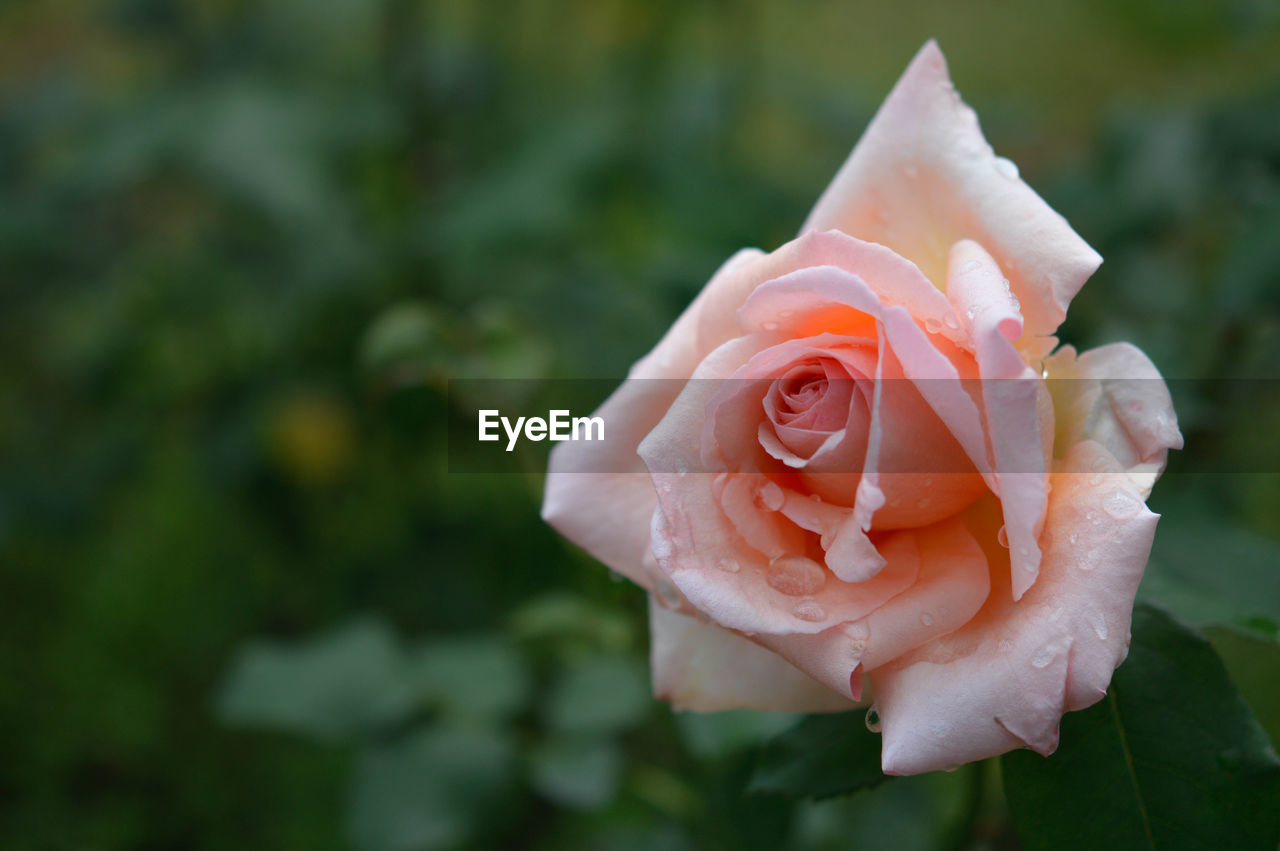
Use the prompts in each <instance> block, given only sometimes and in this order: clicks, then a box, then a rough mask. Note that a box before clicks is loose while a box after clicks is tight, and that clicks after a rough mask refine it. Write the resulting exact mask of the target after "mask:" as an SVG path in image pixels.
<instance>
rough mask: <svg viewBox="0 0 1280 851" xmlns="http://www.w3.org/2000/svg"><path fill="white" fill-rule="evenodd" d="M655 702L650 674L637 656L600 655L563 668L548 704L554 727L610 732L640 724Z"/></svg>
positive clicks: (578, 731)
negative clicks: (635, 658) (650, 685)
mask: <svg viewBox="0 0 1280 851" xmlns="http://www.w3.org/2000/svg"><path fill="white" fill-rule="evenodd" d="M652 705H653V698H652V696H651V695H650V693H649V676H648V673H647V672H646V671H645V670H644V668H643V667H642V666H640V665H639V664H638V663H637V662H636V661H635V660H634V659H629V658H624V657H612V656H598V657H595V658H592V659H587V660H585V661H584V662H582V663H579V664H578V665H576V666H575V667H572V668H569V669H568V670H566V671H564V672H563V673H562V674H561V675H560V678H559V679H558V680H556V682H555V683H554V684H553V685H552V688H551V693H550V694H549V695H548V697H547V704H546V707H545V711H546V718H547V723H548V724H549V725H550V726H551V727H552V729H555V730H560V731H563V732H570V733H575V734H581V735H587V734H593V733H594V734H607V733H614V732H619V731H621V730H625V729H627V728H628V727H633V726H635V725H636V724H637V723H639V722H640V721H641V720H642V719H643V718H644V716H645V714H646V713H647V712H648V711H649V709H650V707H651V706H652Z"/></svg>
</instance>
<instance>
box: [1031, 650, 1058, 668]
mask: <svg viewBox="0 0 1280 851" xmlns="http://www.w3.org/2000/svg"><path fill="white" fill-rule="evenodd" d="M1054 655H1055V654H1054V652H1053V648H1052V647H1041V648H1040V649H1039V650H1037V651H1036V652H1035V655H1034V656H1032V657H1031V667H1033V668H1047V667H1049V663H1050V662H1052V661H1053V657H1054Z"/></svg>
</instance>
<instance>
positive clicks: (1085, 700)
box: [543, 42, 1182, 774]
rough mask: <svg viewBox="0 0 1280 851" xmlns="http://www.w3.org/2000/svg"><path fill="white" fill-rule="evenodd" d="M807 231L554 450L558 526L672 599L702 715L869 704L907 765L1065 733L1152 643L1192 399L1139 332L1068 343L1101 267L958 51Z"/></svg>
mask: <svg viewBox="0 0 1280 851" xmlns="http://www.w3.org/2000/svg"><path fill="white" fill-rule="evenodd" d="M801 233H802V236H800V238H798V239H796V240H795V241H793V242H790V243H788V244H786V245H784V246H782V247H781V248H779V249H778V250H776V251H774V252H773V253H771V254H764V253H762V252H760V251H757V250H753V249H748V250H744V251H741V252H739V253H738V254H736V255H734V256H733V257H732V258H730V259H729V261H728V262H726V263H725V264H724V266H723V267H722V268H721V269H720V270H719V271H718V272H716V274H715V275H714V276H713V277H712V279H711V281H710V283H708V284H707V286H706V287H705V289H703V291H702V292H701V293H700V294H699V295H698V296H697V298H696V299H695V300H694V301H693V303H692V304H691V305H690V306H689V308H688V309H687V310H686V311H685V312H684V314H683V315H681V316H680V318H679V319H678V320H677V321H676V323H675V325H674V326H673V327H672V328H671V330H670V331H668V332H667V334H666V336H665V337H663V339H662V340H661V341H660V342H659V343H658V345H657V347H656V348H655V349H654V350H653V351H652V352H650V353H649V355H647V356H646V357H644V358H643V359H641V360H640V361H639V362H638V363H637V364H636V365H635V366H634V367H633V368H632V370H631V372H630V374H629V376H628V378H627V380H626V381H625V382H624V383H623V384H622V385H621V386H620V387H619V388H618V389H617V391H616V392H614V394H613V395H612V396H611V397H610V398H609V399H608V400H607V401H606V402H605V403H604V404H603V406H601V408H600V409H599V410H598V411H597V412H596V415H597V416H601V417H603V418H604V420H605V422H606V424H607V428H608V429H609V430H610V433H609V440H608V441H606V442H604V443H590V442H566V443H562V444H560V445H559V446H557V447H556V449H555V450H554V452H553V453H552V455H551V460H550V471H549V473H548V477H547V485H546V496H545V504H544V507H543V516H544V517H545V519H546V520H547V521H548V522H549V523H551V524H552V525H553V526H555V527H556V528H557V529H558V530H560V531H561V532H562V533H563V534H564V535H566V536H567V537H568V538H570V539H571V540H573V541H574V542H576V543H578V544H579V545H581V546H582V547H583V548H585V549H586V550H587V552H589V553H590V554H592V555H593V556H595V557H596V558H598V559H600V560H601V561H603V562H604V563H605V564H607V565H608V566H609V567H611V568H612V569H614V570H615V571H617V572H619V573H621V574H623V575H625V576H627V577H629V578H630V579H632V580H634V581H635V582H636V583H638V584H639V585H641V586H642V587H644V588H645V589H646V590H648V591H649V592H650V624H651V631H652V654H651V658H652V668H653V682H654V690H655V693H656V694H657V695H658V696H659V697H661V698H665V699H667V700H669V701H671V702H672V703H673V704H675V705H676V706H677V707H679V708H683V709H690V710H696V711H717V710H723V709H733V708H757V709H767V710H781V711H791V712H818V711H835V710H841V709H847V708H851V707H853V706H855V705H857V704H858V703H862V704H867V703H869V702H874V707H875V709H876V711H877V714H878V716H879V719H880V722H879V724H880V729H881V731H882V733H883V743H882V764H883V768H884V771H885V772H887V773H890V774H914V773H918V772H923V771H932V770H936V769H943V768H950V767H953V766H956V765H959V764H961V763H965V762H969V761H972V760H977V759H982V758H984V757H988V756H993V755H996V754H1000V753H1003V752H1005V751H1008V750H1010V749H1013V748H1018V747H1029V748H1031V749H1033V750H1035V751H1037V752H1039V753H1041V754H1046V755H1047V754H1049V753H1052V752H1053V750H1054V749H1055V748H1056V747H1057V743H1058V724H1059V721H1060V720H1061V718H1062V715H1063V713H1064V712H1067V711H1069V710H1074V709H1081V708H1083V707H1086V706H1089V705H1090V704H1092V703H1094V702H1096V701H1097V700H1098V699H1099V698H1101V697H1102V696H1103V695H1104V694H1105V693H1106V689H1107V686H1108V684H1109V683H1110V680H1111V674H1112V672H1113V671H1114V670H1115V668H1116V667H1117V666H1118V665H1119V664H1120V662H1121V661H1123V659H1124V657H1125V654H1126V652H1127V650H1128V643H1129V624H1130V617H1131V614H1132V608H1133V600H1134V594H1135V593H1136V590H1137V587H1138V582H1139V580H1140V579H1141V577H1142V572H1143V569H1144V567H1145V565H1146V562H1147V557H1148V555H1149V553H1150V549H1151V543H1152V538H1153V536H1154V534H1155V527H1156V520H1157V516H1156V515H1155V514H1153V513H1151V512H1150V511H1149V510H1148V509H1147V507H1146V504H1145V499H1146V497H1147V495H1148V493H1149V492H1150V490H1151V486H1152V484H1153V483H1154V482H1155V479H1156V477H1157V476H1158V475H1159V474H1160V471H1161V470H1162V469H1163V467H1164V463H1165V456H1166V454H1167V450H1168V449H1170V448H1178V447H1180V446H1181V445H1182V438H1181V435H1180V434H1179V431H1178V427H1177V422H1176V418H1175V416H1174V412H1173V408H1172V405H1171V402H1170V398H1169V394H1168V390H1167V388H1166V387H1165V385H1164V382H1163V381H1162V380H1161V379H1160V376H1159V373H1158V372H1157V371H1156V369H1155V367H1154V366H1153V365H1152V364H1151V362H1150V360H1148V359H1147V357H1146V356H1145V355H1143V354H1142V352H1140V351H1139V350H1138V349H1136V348H1135V347H1133V346H1131V345H1129V344H1126V343H1119V344H1113V345H1107V346H1103V347H1101V348H1098V349H1094V350H1092V351H1089V352H1085V353H1083V354H1080V355H1077V353H1076V352H1075V351H1074V350H1073V349H1072V348H1070V347H1068V346H1064V347H1062V348H1057V345H1058V341H1057V339H1056V338H1055V337H1054V336H1052V335H1053V333H1054V331H1055V330H1056V329H1057V327H1058V325H1059V324H1060V323H1061V322H1062V320H1063V318H1064V317H1065V315H1066V310H1067V305H1068V304H1069V303H1070V301H1071V298H1072V296H1074V295H1075V294H1076V292H1077V291H1079V289H1080V287H1081V286H1082V285H1083V284H1084V282H1085V280H1086V279H1087V278H1088V277H1089V276H1090V275H1091V274H1092V273H1093V271H1094V270H1095V269H1096V268H1097V267H1098V264H1099V263H1100V262H1101V258H1100V257H1099V256H1098V254H1097V253H1096V252H1095V251H1094V250H1093V249H1092V248H1090V247H1089V246H1088V245H1087V244H1086V243H1085V242H1084V241H1083V240H1082V239H1081V238H1080V237H1079V236H1078V235H1077V234H1076V233H1075V232H1074V231H1073V230H1072V229H1071V228H1070V226H1069V225H1068V224H1067V222H1066V221H1065V220H1064V219H1063V218H1062V217H1061V216H1059V215H1058V214H1057V213H1055V212H1054V211H1053V210H1052V209H1050V208H1049V206H1048V205H1046V204H1045V203H1044V201H1043V200H1042V199H1041V198H1040V197H1039V196H1038V195H1036V194H1035V192H1033V191H1032V190H1031V189H1030V188H1029V187H1028V186H1027V185H1026V184H1025V183H1023V182H1022V180H1021V179H1019V177H1018V172H1017V169H1016V168H1015V167H1014V165H1013V164H1012V163H1010V162H1009V161H1008V160H1005V159H1002V158H999V157H997V156H996V155H995V153H994V152H993V151H992V149H991V146H990V145H989V144H987V142H986V140H985V139H984V137H983V135H982V132H981V130H980V129H979V127H978V120H977V116H976V115H975V113H974V112H973V110H972V109H970V108H969V107H968V106H966V105H965V104H964V103H963V102H962V101H961V100H960V98H959V96H958V95H957V93H956V91H955V88H954V87H953V85H952V83H951V80H950V78H949V77H948V74H947V68H946V63H945V61H944V59H943V57H942V53H941V52H940V51H939V49H938V47H937V45H936V44H934V43H933V42H930V43H928V44H926V45H925V46H924V48H923V49H922V50H921V51H920V53H919V54H918V55H917V56H916V58H915V59H914V60H913V62H912V63H911V65H910V67H909V68H908V69H907V71H906V73H905V74H904V75H903V77H902V79H901V80H900V81H899V82H898V84H897V86H896V87H895V88H894V90H893V92H892V93H891V94H890V95H889V98H888V100H887V101H886V102H885V103H884V105H883V106H882V107H881V109H880V111H879V112H878V113H877V115H876V117H875V118H874V120H873V121H872V122H871V125H870V126H869V127H868V128H867V131H866V133H865V134H864V136H863V138H862V140H861V141H860V142H859V143H858V145H857V147H856V148H855V149H854V151H853V153H852V155H851V156H850V157H849V160H848V161H847V162H846V163H845V164H844V166H843V167H842V168H841V169H840V171H839V173H838V174H837V175H836V177H835V180H834V181H833V182H832V184H831V186H830V187H829V188H828V189H827V191H826V192H825V193H824V194H823V196H822V197H821V199H820V200H819V201H818V204H817V206H816V207H815V208H814V210H813V212H812V213H811V215H810V216H809V219H808V221H807V222H806V223H805V225H804V227H803V229H802V231H801ZM1055 349H1057V351H1056V352H1054V350H1055ZM1051 352H1054V353H1053V354H1050V353H1051ZM1057 379H1064V380H1057Z"/></svg>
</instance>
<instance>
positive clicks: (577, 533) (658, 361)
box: [542, 249, 763, 589]
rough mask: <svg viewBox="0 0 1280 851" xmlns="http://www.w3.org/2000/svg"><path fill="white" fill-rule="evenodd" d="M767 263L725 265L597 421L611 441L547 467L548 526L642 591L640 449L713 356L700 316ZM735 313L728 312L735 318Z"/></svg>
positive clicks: (645, 494) (745, 256)
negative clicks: (703, 340) (746, 273)
mask: <svg viewBox="0 0 1280 851" xmlns="http://www.w3.org/2000/svg"><path fill="white" fill-rule="evenodd" d="M761 256H763V255H762V253H761V252H760V251H757V250H755V249H749V250H744V251H739V252H738V253H737V254H735V255H734V256H733V257H731V258H730V259H729V260H728V261H726V262H725V264H724V265H723V266H721V267H720V269H719V270H718V271H717V272H716V273H715V275H713V276H712V278H711V281H710V282H709V283H708V284H707V286H706V287H705V288H704V289H703V291H702V292H701V293H699V294H698V297H697V298H695V299H694V301H693V303H692V304H691V305H689V307H688V309H686V310H685V312H684V313H683V314H682V315H681V316H680V318H679V319H678V320H676V323H675V324H674V325H673V326H672V327H671V329H670V330H669V331H668V332H667V333H666V335H665V336H664V337H663V338H662V340H661V341H660V342H659V343H658V345H657V346H655V347H654V349H653V351H652V352H650V353H649V354H648V355H646V356H645V357H644V358H642V359H641V360H640V361H639V362H638V363H636V364H635V366H633V367H632V368H631V373H630V376H629V378H628V379H627V380H626V381H624V382H623V383H622V385H621V386H619V387H618V389H617V390H615V391H614V392H613V394H612V395H611V396H610V397H609V398H608V399H607V400H605V402H604V404H602V405H601V406H600V407H599V408H598V409H597V410H596V411H595V413H594V414H593V415H592V416H598V417H602V418H603V419H604V420H605V422H607V423H608V424H609V430H608V433H607V435H606V438H607V439H606V440H604V441H566V442H563V443H558V444H556V446H555V448H554V449H553V450H552V452H551V456H550V458H549V460H548V462H547V480H546V485H545V490H544V493H543V501H542V518H543V520H545V521H546V522H547V523H549V524H551V525H552V526H553V527H555V528H556V529H557V530H558V531H559V532H560V533H561V534H562V535H564V536H565V537H566V538H568V539H569V540H571V541H573V542H574V543H576V544H577V545H578V546H580V547H582V548H583V549H584V550H586V551H587V552H588V553H590V554H591V555H592V556H593V557H595V558H597V559H599V560H600V561H602V562H604V563H605V564H606V565H608V566H609V567H611V568H612V569H614V570H616V571H617V572H618V573H621V574H622V575H623V576H626V577H627V578H628V579H631V580H632V581H633V582H635V583H637V584H638V585H641V586H642V587H644V588H649V589H652V588H653V583H654V579H655V577H654V576H652V575H650V573H649V571H648V570H646V569H645V566H644V562H645V557H646V555H647V554H648V553H649V519H650V517H651V516H652V514H653V509H654V506H655V505H656V504H657V495H656V494H655V493H654V490H653V481H652V479H651V478H650V476H649V474H648V472H647V471H646V470H645V467H644V464H643V463H642V462H641V461H640V458H639V456H637V455H636V448H637V447H638V446H639V444H640V441H641V439H642V438H643V437H644V436H645V435H646V434H648V433H649V432H650V431H651V430H652V429H653V427H654V426H655V425H657V424H658V421H659V420H660V419H661V418H662V416H663V414H665V413H666V411H667V409H668V408H669V407H670V406H671V403H672V401H674V400H675V397H676V395H677V394H678V393H679V391H680V387H681V386H682V383H683V379H685V378H687V377H688V376H689V375H691V374H692V373H693V370H694V368H695V367H696V366H697V365H698V362H699V361H701V360H702V358H703V357H704V356H705V355H706V353H707V351H709V350H703V349H702V348H701V344H700V343H699V332H698V323H699V316H700V315H701V314H702V312H703V311H704V310H708V309H709V310H712V311H718V310H724V309H725V307H724V306H723V303H724V301H725V299H726V298H730V297H731V296H728V295H726V294H727V293H731V292H732V291H733V286H732V282H733V281H735V280H737V278H738V277H740V276H741V274H742V271H743V269H745V268H746V267H748V266H750V265H751V263H752V262H753V261H754V260H756V258H759V257H761ZM739 303H740V302H739ZM737 307H738V304H733V305H732V306H731V307H729V308H727V309H728V310H729V312H730V313H732V312H733V311H734V310H736V309H737ZM659 379H661V380H659ZM601 471H605V472H601Z"/></svg>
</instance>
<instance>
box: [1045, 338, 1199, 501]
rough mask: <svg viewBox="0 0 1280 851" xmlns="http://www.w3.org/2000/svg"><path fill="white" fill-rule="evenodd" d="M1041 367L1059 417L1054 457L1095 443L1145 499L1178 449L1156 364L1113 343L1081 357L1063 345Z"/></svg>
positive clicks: (1165, 390)
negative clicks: (1171, 452)
mask: <svg viewBox="0 0 1280 851" xmlns="http://www.w3.org/2000/svg"><path fill="white" fill-rule="evenodd" d="M1044 366H1045V370H1046V372H1047V373H1048V375H1049V381H1048V384H1049V391H1050V392H1051V393H1052V394H1053V405H1054V410H1055V412H1056V416H1057V433H1056V435H1055V440H1054V445H1055V450H1054V454H1055V456H1057V455H1061V454H1064V453H1065V452H1066V450H1067V449H1068V448H1070V447H1071V446H1073V445H1075V444H1076V443H1078V442H1079V441H1081V440H1096V441H1098V442H1099V443H1101V444H1102V445H1103V446H1105V447H1106V448H1107V450H1108V451H1109V452H1110V453H1111V454H1112V455H1114V456H1115V457H1116V459H1117V460H1118V461H1119V462H1120V465H1121V466H1122V467H1124V469H1125V471H1126V472H1127V473H1128V474H1129V476H1130V477H1131V478H1133V480H1134V483H1135V484H1136V486H1137V487H1138V492H1139V493H1140V494H1142V497H1143V498H1144V499H1145V498H1146V496H1147V494H1149V493H1151V487H1152V485H1154V484H1155V481H1156V479H1158V478H1159V477H1160V473H1162V472H1163V471H1164V465H1165V460H1166V459H1167V457H1168V454H1169V450H1170V449H1181V448H1182V433H1181V432H1180V431H1178V417H1177V414H1175V413H1174V410H1173V400H1172V399H1171V398H1170V396H1169V388H1168V387H1167V386H1166V385H1165V383H1164V379H1162V378H1161V377H1160V372H1159V370H1157V369H1156V367H1155V364H1153V363H1151V360H1150V358H1148V357H1147V356H1146V355H1144V354H1143V353H1142V352H1141V351H1139V350H1138V348H1137V347H1135V346H1133V345H1130V344H1129V343H1112V344H1110V345H1107V346H1099V347H1098V348H1096V349H1090V350H1089V351H1087V352H1085V353H1084V354H1082V355H1080V356H1079V357H1077V356H1076V350H1075V349H1074V348H1072V347H1071V346H1063V347H1062V348H1061V349H1060V350H1059V351H1057V352H1055V353H1054V354H1053V355H1052V356H1050V357H1048V358H1046V359H1045V362H1044Z"/></svg>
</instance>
